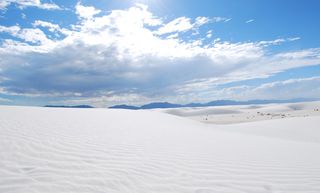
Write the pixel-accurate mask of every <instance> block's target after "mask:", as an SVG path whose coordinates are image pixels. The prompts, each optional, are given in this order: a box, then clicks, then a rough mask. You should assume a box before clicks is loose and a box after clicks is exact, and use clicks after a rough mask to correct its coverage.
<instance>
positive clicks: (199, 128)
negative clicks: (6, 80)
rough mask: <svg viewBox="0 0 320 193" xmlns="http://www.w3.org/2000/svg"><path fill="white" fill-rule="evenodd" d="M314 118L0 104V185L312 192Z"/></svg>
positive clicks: (318, 162) (97, 192) (93, 191)
mask: <svg viewBox="0 0 320 193" xmlns="http://www.w3.org/2000/svg"><path fill="white" fill-rule="evenodd" d="M319 123H320V116H313V117H294V118H290V119H278V120H270V121H259V122H249V123H242V124H234V125H214V124H204V123H201V122H198V121H194V120H190V119H186V118H182V117H178V116H174V115H169V114H164V113H161V112H156V111H129V110H115V109H59V108H40V107H8V106H0V192H1V193H10V192H18V193H22V192H23V193H30V192H41V193H44V192H45V193H49V192H54V193H63V192H68V193H70V192H74V193H82V192H88V193H89V192H90V193H113V192H117V193H126V192H128V193H157V192H162V193H171V192H172V193H179V192H183V193H190V192H194V193H212V192H216V193H319V192H320V132H319V128H320V127H319V128H318V125H319Z"/></svg>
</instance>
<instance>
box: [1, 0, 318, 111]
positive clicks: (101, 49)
mask: <svg viewBox="0 0 320 193" xmlns="http://www.w3.org/2000/svg"><path fill="white" fill-rule="evenodd" d="M23 2H28V3H26V4H24V3H23ZM10 3H17V4H18V5H20V6H27V5H29V4H30V5H31V4H32V3H33V4H32V5H34V4H37V5H38V6H40V5H41V6H43V5H44V4H41V2H40V1H9V0H6V1H4V2H2V4H0V7H6V6H8V4H10ZM75 14H77V16H78V22H77V23H75V24H73V25H72V26H70V27H69V28H62V27H60V26H59V25H58V24H54V23H50V22H48V21H42V20H36V21H34V23H33V25H32V27H30V28H22V27H20V26H19V25H15V26H0V33H3V34H6V35H9V36H10V37H11V38H7V39H5V40H3V41H2V44H1V47H0V58H2V60H1V61H0V87H1V89H2V91H3V92H2V93H5V94H8V95H25V96H56V97H58V96H63V97H71V98H74V99H75V100H74V101H80V102H81V101H82V102H83V101H90V103H94V104H97V105H100V104H102V102H105V101H106V102H109V103H118V102H119V100H118V101H117V100H112V99H116V98H117V97H118V98H120V99H127V101H130V100H131V99H132V100H131V101H133V102H139V101H140V102H141V101H147V100H157V99H159V98H160V99H161V98H163V97H164V98H167V99H172V100H181V101H188V99H189V100H193V99H194V98H196V97H192V96H197V92H200V91H199V88H200V90H201V92H202V93H212V91H211V89H213V88H214V86H216V85H219V84H224V83H227V82H232V81H239V80H245V79H252V78H261V77H267V76H270V75H272V74H274V73H277V72H281V71H284V70H287V69H291V68H296V67H302V66H309V65H315V64H320V49H319V48H313V49H305V50H298V51H292V52H280V53H270V52H269V47H271V46H276V45H280V44H284V43H286V42H291V41H297V40H299V37H289V38H284V39H276V40H269V41H258V42H236V43H234V42H227V41H221V40H219V39H216V40H214V39H213V38H217V37H213V34H214V33H212V30H211V31H208V32H206V33H205V34H200V37H199V38H189V37H192V36H193V34H194V32H199V28H201V27H202V26H204V25H206V24H208V23H210V22H211V23H212V22H213V23H214V22H228V21H230V19H228V18H223V17H215V18H207V17H197V18H195V19H192V18H187V17H179V18H175V19H173V20H171V21H166V19H164V18H161V17H158V16H156V15H154V14H153V13H152V12H150V11H149V10H148V7H147V6H145V5H142V4H137V5H136V6H134V7H131V8H129V9H126V10H112V11H111V12H108V13H107V14H103V13H102V12H101V10H98V9H96V8H94V7H92V6H84V5H82V4H80V3H78V4H77V5H76V6H75ZM217 96H218V95H217ZM206 97H207V98H206V99H205V98H203V97H200V98H201V99H203V100H211V99H214V97H215V95H214V94H212V95H209V94H208V95H206ZM94 101H95V102H94ZM101 101H102V102H101ZM115 101H116V102H115ZM120 101H121V100H120Z"/></svg>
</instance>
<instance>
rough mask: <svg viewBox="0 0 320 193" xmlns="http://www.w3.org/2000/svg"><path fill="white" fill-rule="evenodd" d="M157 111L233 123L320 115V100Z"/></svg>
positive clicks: (213, 121) (208, 120) (208, 121)
mask: <svg viewBox="0 0 320 193" xmlns="http://www.w3.org/2000/svg"><path fill="white" fill-rule="evenodd" d="M156 111H160V112H165V113H169V114H173V115H177V116H181V117H188V118H190V119H193V120H197V121H201V122H204V123H213V124H231V123H243V122H254V121H262V120H272V119H284V118H292V117H309V116H320V101H319V102H304V103H288V104H268V105H235V106H221V107H197V108H177V109H157V110H156Z"/></svg>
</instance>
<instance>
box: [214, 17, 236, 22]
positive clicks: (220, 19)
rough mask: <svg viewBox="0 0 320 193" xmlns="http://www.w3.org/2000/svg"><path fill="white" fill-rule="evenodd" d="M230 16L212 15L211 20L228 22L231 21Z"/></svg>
mask: <svg viewBox="0 0 320 193" xmlns="http://www.w3.org/2000/svg"><path fill="white" fill-rule="evenodd" d="M231 19H232V18H226V17H213V18H212V21H213V22H228V21H231Z"/></svg>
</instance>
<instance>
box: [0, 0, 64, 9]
mask: <svg viewBox="0 0 320 193" xmlns="http://www.w3.org/2000/svg"><path fill="white" fill-rule="evenodd" d="M11 4H15V5H16V6H18V7H19V8H21V9H24V8H26V7H37V8H39V9H47V10H59V9H61V7H59V6H58V5H57V4H54V3H42V2H41V1H40V0H1V1H0V10H1V9H2V10H3V9H6V8H7V7H8V6H9V5H11Z"/></svg>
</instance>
